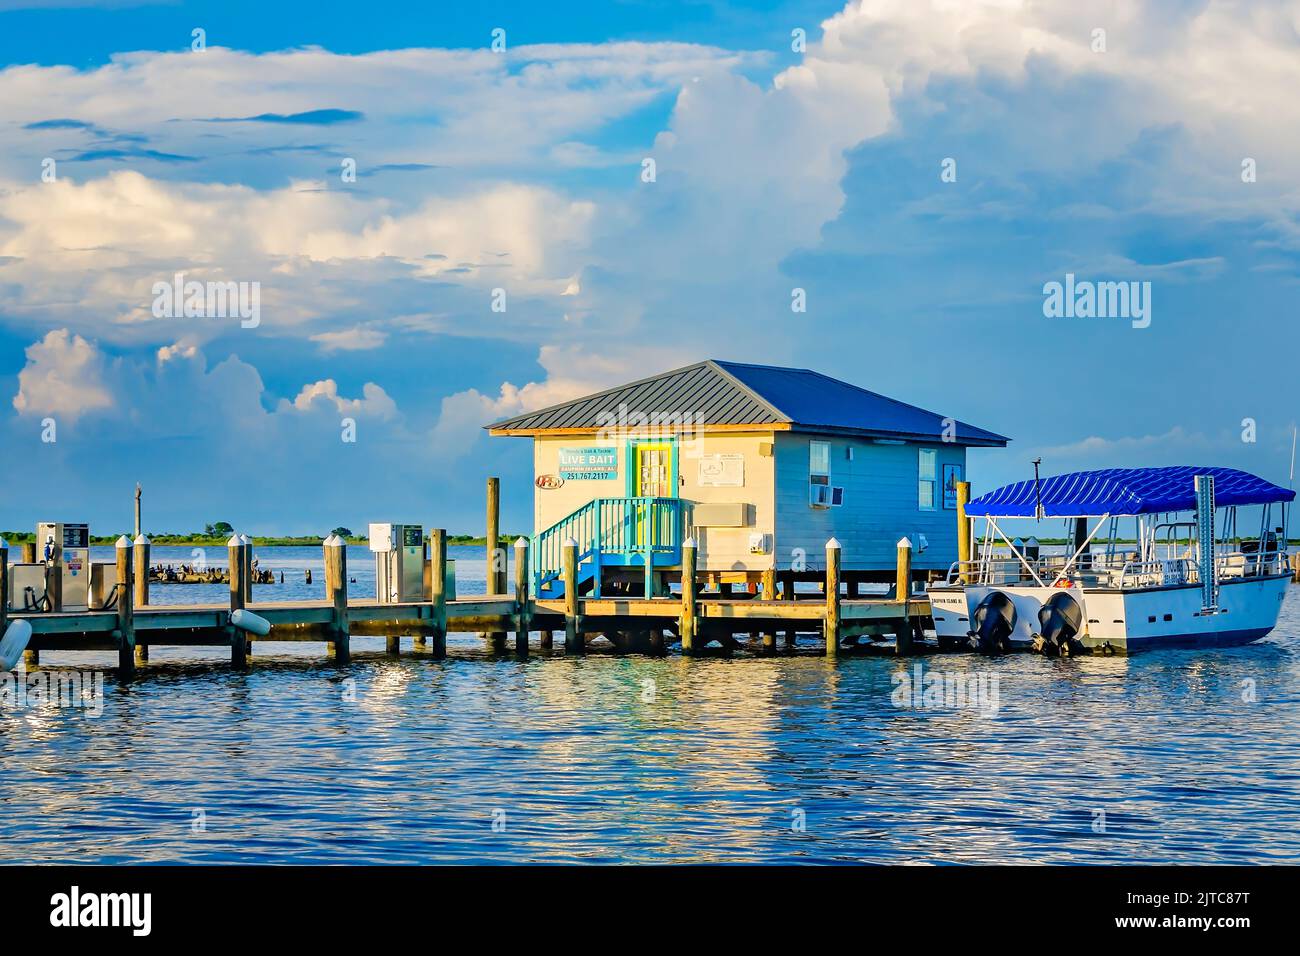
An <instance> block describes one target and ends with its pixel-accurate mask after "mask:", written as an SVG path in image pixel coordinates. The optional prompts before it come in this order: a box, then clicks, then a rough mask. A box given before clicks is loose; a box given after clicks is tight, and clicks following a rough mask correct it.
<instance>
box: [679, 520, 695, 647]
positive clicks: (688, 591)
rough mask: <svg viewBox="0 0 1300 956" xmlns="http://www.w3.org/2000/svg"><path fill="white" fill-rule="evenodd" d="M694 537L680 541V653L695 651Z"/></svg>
mask: <svg viewBox="0 0 1300 956" xmlns="http://www.w3.org/2000/svg"><path fill="white" fill-rule="evenodd" d="M695 549H696V544H695V539H694V538H687V539H686V540H685V541H683V542H682V616H681V620H679V621H678V622H677V629H678V633H679V634H681V638H682V653H683V654H693V653H694V652H695V631H696V629H697V628H698V626H699V617H698V616H697V614H696V600H695Z"/></svg>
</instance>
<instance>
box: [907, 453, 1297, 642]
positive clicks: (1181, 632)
mask: <svg viewBox="0 0 1300 956" xmlns="http://www.w3.org/2000/svg"><path fill="white" fill-rule="evenodd" d="M1294 499H1295V492H1294V491H1291V490H1289V489H1287V488H1282V487H1279V486H1278V485H1274V484H1272V483H1271V482H1268V481H1265V480H1264V479H1262V478H1259V477H1256V476H1255V475H1251V474H1248V473H1246V472H1244V471H1238V470H1236V469H1232V468H1201V467H1195V466H1189V465H1180V466H1171V467H1161V468H1111V469H1103V470H1099V471H1078V472H1072V473H1069V474H1063V475H1056V476H1054V477H1049V478H1042V479H1039V478H1033V479H1029V480H1026V481H1019V482H1015V483H1013V484H1010V485H1005V486H1003V487H1001V488H998V489H996V490H994V491H991V492H989V493H988V494H985V495H981V496H980V497H978V498H975V499H972V500H971V501H970V502H969V503H967V504H966V506H965V518H964V519H963V520H964V521H966V522H969V525H968V528H969V531H970V534H971V537H970V538H969V539H968V540H971V541H977V542H978V551H977V553H975V554H974V555H970V554H968V555H967V560H964V561H963V560H959V561H957V562H955V563H954V564H953V565H952V567H951V568H950V569H949V571H948V574H947V576H946V577H945V578H944V579H943V580H942V581H938V582H935V583H932V584H931V585H930V586H929V587H928V588H927V591H928V593H929V597H930V602H931V607H932V611H933V617H934V626H935V633H936V636H937V638H938V640H939V644H940V646H941V647H945V648H949V649H951V648H956V647H961V646H965V647H969V648H971V649H975V650H980V651H984V652H986V653H999V652H1005V651H1014V650H1036V651H1040V652H1043V653H1047V654H1061V655H1069V654H1079V653H1115V654H1131V653H1134V652H1138V651H1144V650H1150V649H1154V648H1166V647H1202V646H1220V647H1222V646H1231V645H1238V644H1248V643H1250V642H1252V641H1257V640H1259V639H1260V638H1262V637H1264V636H1265V635H1266V634H1268V633H1269V632H1270V631H1272V630H1273V628H1274V627H1275V626H1276V625H1277V620H1278V614H1279V613H1280V611H1281V608H1282V602H1283V600H1284V599H1285V597H1286V591H1287V587H1288V585H1289V584H1290V581H1291V565H1290V562H1289V560H1288V555H1287V550H1286V534H1285V532H1284V530H1283V529H1284V528H1285V527H1286V512H1287V506H1288V505H1289V503H1290V502H1291V501H1293V500H1294ZM1255 507H1258V508H1259V518H1260V523H1259V528H1258V534H1255V533H1254V523H1253V520H1252V521H1250V531H1249V532H1248V533H1249V534H1251V535H1252V536H1251V537H1243V536H1242V535H1241V534H1239V532H1238V526H1237V519H1238V509H1246V508H1252V509H1253V508H1255ZM1275 508H1276V509H1279V510H1280V515H1279V516H1278V518H1279V520H1278V523H1277V524H1276V525H1275V524H1274V523H1273V518H1274V516H1275V510H1274V509H1275ZM1249 517H1250V515H1249V513H1247V514H1246V515H1245V516H1244V519H1248V518H1249ZM1026 518H1028V519H1031V520H1036V521H1038V522H1042V521H1044V520H1046V519H1049V518H1058V519H1064V521H1065V522H1066V531H1067V534H1066V539H1067V540H1068V541H1069V544H1068V545H1067V546H1066V547H1065V548H1064V553H1062V554H1057V555H1044V554H1043V553H1042V551H1043V549H1042V547H1041V546H1040V545H1039V543H1038V541H1037V539H1036V538H1032V537H1031V538H1029V539H1028V540H1021V539H1020V538H1015V539H1014V540H1013V539H1009V538H1008V537H1007V534H1006V532H1005V531H1004V529H1003V527H1002V526H1001V525H1000V524H999V522H1005V521H1007V520H1008V519H1026ZM979 519H983V520H984V523H985V526H984V529H983V531H984V533H983V535H982V537H981V536H979V535H978V534H977V533H976V531H977V528H976V522H977V521H978V520H979ZM1130 519H1131V523H1130ZM967 550H968V552H969V550H970V549H969V548H968V549H967Z"/></svg>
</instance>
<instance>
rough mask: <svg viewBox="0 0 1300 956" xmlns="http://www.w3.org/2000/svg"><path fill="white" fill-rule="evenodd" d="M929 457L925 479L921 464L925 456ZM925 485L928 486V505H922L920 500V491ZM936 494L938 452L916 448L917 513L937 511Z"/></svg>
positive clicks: (932, 449)
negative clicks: (927, 475) (927, 474)
mask: <svg viewBox="0 0 1300 956" xmlns="http://www.w3.org/2000/svg"><path fill="white" fill-rule="evenodd" d="M927 453H928V454H929V456H930V465H931V468H930V477H929V478H927V477H925V468H924V465H923V464H922V463H923V462H924V461H925V457H926V454H927ZM926 485H929V486H930V503H929V504H928V505H927V504H923V503H922V498H921V489H922V488H924V487H925V486H926ZM938 493H939V450H938V449H937V448H918V449H917V450H916V508H917V510H918V511H937V510H938V504H939V502H938Z"/></svg>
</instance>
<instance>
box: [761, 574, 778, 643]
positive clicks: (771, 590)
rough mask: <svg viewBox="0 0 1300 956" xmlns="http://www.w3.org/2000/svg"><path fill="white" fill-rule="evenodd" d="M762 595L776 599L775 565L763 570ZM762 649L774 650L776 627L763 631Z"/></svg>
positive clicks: (768, 598) (765, 599)
mask: <svg viewBox="0 0 1300 956" xmlns="http://www.w3.org/2000/svg"><path fill="white" fill-rule="evenodd" d="M762 595H763V600H764V601H775V600H776V567H775V565H774V566H773V567H770V568H768V569H767V570H766V571H764V572H763V583H762ZM763 650H764V651H766V652H767V653H769V654H771V653H774V652H775V651H776V628H772V629H770V630H767V631H764V632H763Z"/></svg>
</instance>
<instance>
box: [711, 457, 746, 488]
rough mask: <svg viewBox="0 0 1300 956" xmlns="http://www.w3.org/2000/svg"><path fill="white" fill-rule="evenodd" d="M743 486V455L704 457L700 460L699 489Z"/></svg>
mask: <svg viewBox="0 0 1300 956" xmlns="http://www.w3.org/2000/svg"><path fill="white" fill-rule="evenodd" d="M744 485H745V456H744V455H704V456H703V457H702V458H700V487H701V488H742V487H744Z"/></svg>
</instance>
